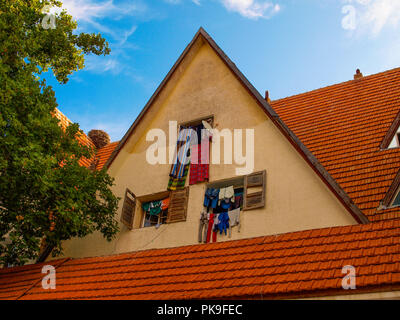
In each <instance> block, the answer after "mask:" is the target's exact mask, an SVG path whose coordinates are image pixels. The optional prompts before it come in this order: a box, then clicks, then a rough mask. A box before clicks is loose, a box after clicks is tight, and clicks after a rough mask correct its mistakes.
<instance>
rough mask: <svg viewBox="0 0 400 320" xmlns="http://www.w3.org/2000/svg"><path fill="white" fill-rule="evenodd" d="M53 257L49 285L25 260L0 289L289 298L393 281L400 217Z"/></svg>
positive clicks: (38, 293) (44, 293) (3, 274)
mask: <svg viewBox="0 0 400 320" xmlns="http://www.w3.org/2000/svg"><path fill="white" fill-rule="evenodd" d="M54 263H56V264H58V267H56V290H44V289H43V288H42V287H41V281H39V280H40V279H42V277H43V276H44V275H43V274H41V273H40V267H41V265H31V266H24V267H16V268H9V269H3V270H0V295H1V296H0V297H3V298H10V299H16V298H18V299H202V298H207V299H210V298H289V297H297V296H307V295H310V296H322V295H335V294H338V295H342V294H343V295H344V294H355V293H362V292H372V291H375V290H380V291H382V290H387V291H391V290H396V288H397V290H398V289H400V220H388V221H382V222H377V223H370V224H367V225H355V226H345V227H333V228H325V229H318V230H308V231H301V232H293V233H287V234H281V235H277V236H265V237H258V238H253V239H245V240H236V241H228V242H220V243H211V244H205V245H204V244H201V245H191V246H184V247H179V248H170V249H154V250H146V251H138V252H132V253H126V254H119V255H113V256H106V257H95V258H84V259H72V260H62V261H61V262H60V260H58V261H56V262H48V264H54ZM345 265H352V266H354V267H355V268H356V287H357V289H356V290H343V289H342V286H341V283H342V279H343V277H344V274H342V268H343V266H345ZM38 279H39V280H38Z"/></svg>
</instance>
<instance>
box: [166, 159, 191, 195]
mask: <svg viewBox="0 0 400 320" xmlns="http://www.w3.org/2000/svg"><path fill="white" fill-rule="evenodd" d="M189 167H190V163H188V164H187V165H185V167H184V170H183V177H182V178H180V179H178V178H173V177H170V178H169V182H168V188H167V189H168V190H169V191H174V190H182V189H184V188H185V184H186V177H187V175H188V172H189Z"/></svg>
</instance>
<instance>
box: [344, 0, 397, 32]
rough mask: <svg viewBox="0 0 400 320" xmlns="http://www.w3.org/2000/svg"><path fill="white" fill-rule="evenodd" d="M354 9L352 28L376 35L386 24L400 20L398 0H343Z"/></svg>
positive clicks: (392, 24)
mask: <svg viewBox="0 0 400 320" xmlns="http://www.w3.org/2000/svg"><path fill="white" fill-rule="evenodd" d="M344 2H345V3H346V4H347V6H348V7H350V6H351V7H353V9H354V10H355V17H354V28H352V29H356V30H358V31H359V32H365V31H367V32H369V33H371V34H372V35H373V36H377V35H378V34H379V33H380V32H381V31H382V30H383V29H384V28H385V27H386V26H391V27H397V26H398V25H399V22H400V0H345V1H344Z"/></svg>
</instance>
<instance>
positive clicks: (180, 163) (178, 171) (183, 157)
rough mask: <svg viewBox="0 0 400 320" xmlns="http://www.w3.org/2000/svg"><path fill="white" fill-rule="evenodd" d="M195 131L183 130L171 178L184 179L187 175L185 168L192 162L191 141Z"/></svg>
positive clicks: (180, 133) (180, 134) (178, 142)
mask: <svg viewBox="0 0 400 320" xmlns="http://www.w3.org/2000/svg"><path fill="white" fill-rule="evenodd" d="M192 132H193V130H191V129H190V128H183V129H182V130H181V131H180V132H179V138H178V141H177V145H176V150H175V156H174V161H173V164H172V166H171V170H170V174H169V175H170V177H172V178H175V179H182V178H183V176H184V174H185V166H186V165H187V164H189V161H190V158H189V157H190V139H191V135H192Z"/></svg>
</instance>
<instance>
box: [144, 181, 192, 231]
mask: <svg viewBox="0 0 400 320" xmlns="http://www.w3.org/2000/svg"><path fill="white" fill-rule="evenodd" d="M188 198H189V188H188V187H187V188H185V189H183V190H176V191H163V192H159V193H155V194H151V195H146V196H142V197H138V198H137V201H138V210H139V217H140V219H139V218H138V219H139V221H138V222H137V223H136V228H148V227H156V226H160V225H162V224H166V223H175V222H182V221H186V216H187V204H188Z"/></svg>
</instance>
